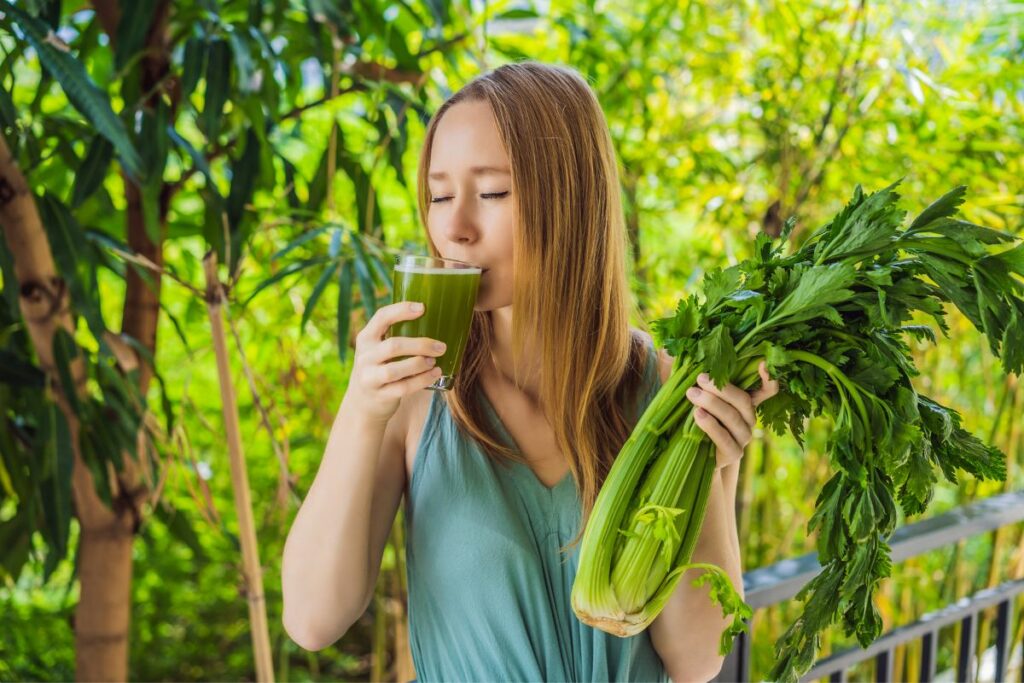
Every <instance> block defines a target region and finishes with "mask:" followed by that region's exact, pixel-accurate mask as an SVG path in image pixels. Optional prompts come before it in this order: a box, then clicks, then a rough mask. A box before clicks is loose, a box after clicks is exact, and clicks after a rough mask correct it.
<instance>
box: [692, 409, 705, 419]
mask: <svg viewBox="0 0 1024 683" xmlns="http://www.w3.org/2000/svg"><path fill="white" fill-rule="evenodd" d="M707 414H708V411H706V410H704V409H703V408H697V410H695V411H694V416H695V417H704V416H705V415H707Z"/></svg>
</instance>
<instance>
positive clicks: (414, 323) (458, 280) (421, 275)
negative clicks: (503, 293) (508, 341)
mask: <svg viewBox="0 0 1024 683" xmlns="http://www.w3.org/2000/svg"><path fill="white" fill-rule="evenodd" d="M480 273H481V271H480V269H479V268H431V267H424V266H414V265H401V264H399V265H396V266H395V270H394V275H393V284H394V289H393V290H392V291H393V298H392V301H393V302H398V301H420V302H422V303H423V305H424V311H423V313H422V314H420V316H419V317H417V318H414V319H412V320H403V321H401V322H398V323H395V324H394V325H392V326H391V328H390V329H389V331H388V334H387V336H388V337H430V338H431V339H437V340H439V341H443V342H444V343H445V344H447V348H446V349H445V352H444V355H442V356H439V357H438V358H437V366H438V367H439V368H441V372H442V378H441V380H439V382H442V380H443V382H442V384H443V385H444V388H449V387H450V385H451V383H452V381H453V380H454V378H455V375H456V374H457V373H458V371H459V367H460V365H461V364H462V352H463V350H464V349H465V347H466V340H467V339H468V338H469V326H470V322H471V321H472V319H473V306H474V305H475V304H476V294H477V289H478V288H479V286H480ZM405 358H409V356H401V357H396V358H395V360H396V361H399V360H403V359H405ZM439 388H440V387H439Z"/></svg>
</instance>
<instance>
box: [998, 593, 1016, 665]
mask: <svg viewBox="0 0 1024 683" xmlns="http://www.w3.org/2000/svg"><path fill="white" fill-rule="evenodd" d="M1012 630H1013V601H1012V600H1003V601H1002V602H1001V603H999V607H998V608H997V610H996V680H997V681H1005V680H1006V668H1007V665H1008V664H1009V661H1010V636H1011V633H1010V632H1011V631H1012Z"/></svg>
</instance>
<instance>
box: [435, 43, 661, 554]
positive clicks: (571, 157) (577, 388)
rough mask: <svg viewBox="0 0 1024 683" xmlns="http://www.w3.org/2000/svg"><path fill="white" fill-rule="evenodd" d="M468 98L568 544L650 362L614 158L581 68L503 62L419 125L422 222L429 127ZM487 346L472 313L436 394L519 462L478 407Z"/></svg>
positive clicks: (516, 343) (497, 453) (631, 417)
mask: <svg viewBox="0 0 1024 683" xmlns="http://www.w3.org/2000/svg"><path fill="white" fill-rule="evenodd" d="M469 101H485V102H488V103H489V104H490V107H491V110H492V111H493V113H494V117H495V119H496V120H497V124H498V129H499V131H500V133H501V139H502V142H503V143H504V146H505V150H506V151H507V153H508V156H509V160H510V162H511V168H512V187H513V189H514V192H513V196H514V198H515V201H516V202H517V208H518V215H519V223H518V224H517V226H516V236H515V239H514V245H513V252H514V262H515V273H514V282H515V285H514V292H513V295H512V310H513V323H512V349H513V357H515V356H516V355H517V354H519V355H520V356H521V354H522V349H523V348H524V346H523V342H524V339H525V337H526V336H527V334H526V333H527V330H526V329H525V328H524V325H526V324H528V325H529V328H530V329H529V333H530V336H532V337H534V338H535V339H536V342H537V343H538V344H539V349H538V352H539V353H540V356H541V387H540V397H539V400H540V403H541V408H542V409H543V412H544V415H545V416H546V417H547V419H548V422H549V423H550V425H551V427H552V430H553V431H554V435H555V441H556V443H557V444H558V447H559V449H560V450H561V451H562V452H563V453H565V454H566V457H567V459H568V461H569V468H570V471H571V472H572V476H573V479H574V480H575V483H576V489H577V491H578V493H579V497H580V501H581V504H582V511H581V525H580V528H579V532H578V533H577V535H576V538H575V539H574V540H573V541H572V542H571V543H570V544H569V545H568V546H566V548H569V547H572V546H573V545H575V544H576V543H578V542H579V541H580V539H581V538H582V530H583V525H584V524H585V523H586V520H587V518H588V517H589V515H590V511H591V510H592V509H593V506H594V501H595V500H596V498H597V493H598V491H599V490H600V487H601V484H602V483H603V482H604V480H605V477H606V476H607V474H608V471H609V469H610V468H611V465H612V462H613V461H614V459H615V456H616V455H617V454H618V452H619V449H620V448H621V447H622V445H623V444H624V443H625V442H626V439H627V438H628V437H629V434H630V432H631V430H632V428H633V425H634V424H635V417H636V414H635V409H636V403H637V401H638V400H639V398H640V394H639V390H640V389H641V383H642V379H643V372H644V367H645V363H647V362H648V359H647V346H646V343H645V341H644V339H643V337H642V336H640V335H637V334H633V333H632V332H631V330H630V327H629V322H630V316H631V314H633V313H635V312H636V310H637V309H636V304H635V302H634V299H633V297H632V296H631V292H630V290H629V282H628V279H627V272H626V266H627V264H626V254H627V253H628V251H627V250H628V243H627V237H626V230H625V223H624V220H623V215H622V206H621V202H620V187H619V176H618V170H617V168H616V161H615V152H614V149H613V146H612V141H611V137H610V135H609V133H608V124H607V122H606V121H605V118H604V113H603V111H602V110H601V106H600V104H599V103H598V101H597V98H596V97H595V95H594V93H593V91H592V90H591V88H590V86H589V85H588V84H587V82H586V81H585V80H584V79H583V78H582V77H581V76H580V74H579V73H577V72H576V71H574V70H572V69H569V68H565V67H561V66H554V65H548V64H540V63H537V62H520V63H516V64H508V65H504V66H501V67H498V68H496V69H494V70H493V71H490V72H487V73H485V74H483V75H480V76H478V77H477V78H475V79H474V80H473V81H471V82H470V83H468V84H467V85H466V86H464V87H463V88H462V89H460V90H459V91H458V92H456V93H455V94H454V95H452V96H451V97H450V98H449V99H448V100H447V101H445V102H444V104H443V105H442V106H441V107H440V109H438V111H437V112H436V113H435V114H434V116H433V118H432V119H431V121H430V123H429V125H428V127H427V133H426V141H425V143H424V145H423V149H422V153H421V156H420V161H419V177H418V194H419V209H420V213H421V216H422V218H423V225H426V216H427V208H428V206H429V201H430V192H429V190H428V186H427V182H426V178H427V174H428V169H429V164H430V154H431V148H432V145H433V140H434V135H435V132H436V130H437V126H438V122H439V121H440V120H441V118H442V117H443V116H444V114H445V112H446V111H447V110H448V109H449V108H451V107H452V106H454V105H455V104H458V103H459V102H469ZM427 241H428V243H429V250H430V254H431V255H432V256H440V254H439V252H438V251H437V249H436V247H435V245H434V244H433V243H432V242H431V240H430V237H429V234H428V237H427ZM638 317H639V316H638ZM645 331H646V330H645ZM493 339H494V328H493V326H492V322H491V316H490V313H488V312H474V313H473V321H472V323H471V327H470V335H469V340H468V341H467V344H466V349H465V352H464V357H463V360H462V365H461V368H460V370H459V378H458V381H457V382H456V383H455V388H454V389H453V390H452V391H449V392H445V396H446V400H447V403H448V408H449V411H450V413H451V415H452V418H453V419H454V421H455V424H456V425H457V427H458V429H459V430H460V431H461V432H462V433H463V434H464V435H466V436H468V437H469V438H472V439H473V440H475V441H476V442H477V443H478V444H479V445H480V446H481V448H482V449H483V450H484V452H485V453H487V455H488V456H490V457H492V458H494V459H496V460H498V461H502V460H511V461H517V462H521V463H523V464H527V463H526V460H525V458H524V457H523V455H522V454H521V453H518V452H516V451H513V450H512V449H510V448H508V447H506V446H505V445H504V444H503V443H502V442H501V439H500V438H499V437H498V436H497V433H498V432H497V431H496V429H494V428H492V426H493V423H491V421H490V420H489V419H488V416H487V413H486V409H485V408H484V406H483V403H482V401H481V400H480V399H479V396H480V394H482V393H483V389H482V387H481V386H480V382H479V378H480V372H481V368H482V367H483V364H484V363H488V362H490V357H491V356H490V349H491V345H492V341H493ZM478 392H479V393H478Z"/></svg>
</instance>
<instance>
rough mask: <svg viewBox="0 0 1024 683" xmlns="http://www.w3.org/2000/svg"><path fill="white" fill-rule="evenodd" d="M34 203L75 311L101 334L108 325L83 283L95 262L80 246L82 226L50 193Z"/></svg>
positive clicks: (95, 295) (92, 292)
mask: <svg viewBox="0 0 1024 683" xmlns="http://www.w3.org/2000/svg"><path fill="white" fill-rule="evenodd" d="M36 206H37V207H38V209H39V217H40V219H42V221H43V227H44V228H45V229H46V236H47V238H48V239H49V242H50V248H51V249H52V250H53V259H54V261H56V263H57V270H58V272H59V273H60V276H61V277H62V278H64V281H65V282H66V283H67V285H68V289H69V290H70V292H71V301H72V304H73V307H74V310H75V312H76V313H78V314H80V315H82V316H83V317H84V318H85V320H86V322H87V323H88V325H89V330H90V331H91V332H92V333H93V335H94V336H96V337H97V338H99V337H102V336H103V332H104V331H105V330H106V329H107V328H106V325H105V324H104V322H103V317H102V314H101V309H100V301H99V292H98V291H97V290H96V289H91V288H87V287H86V286H85V279H86V275H87V273H89V272H90V271H91V270H92V269H94V268H95V267H96V265H95V263H94V261H93V259H92V256H91V254H90V253H89V251H88V250H87V249H83V245H84V244H85V234H84V232H83V231H82V228H81V226H80V225H79V224H78V221H76V220H75V218H74V216H73V215H72V214H71V212H70V211H69V210H68V208H67V207H66V206H65V205H64V204H63V203H62V202H61V201H60V200H58V199H57V198H56V197H54V196H53V195H51V194H49V193H47V194H44V195H43V196H42V197H39V198H38V199H37V201H36Z"/></svg>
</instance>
